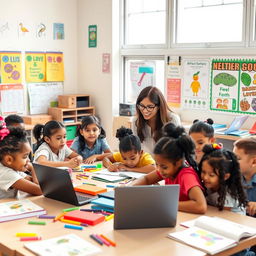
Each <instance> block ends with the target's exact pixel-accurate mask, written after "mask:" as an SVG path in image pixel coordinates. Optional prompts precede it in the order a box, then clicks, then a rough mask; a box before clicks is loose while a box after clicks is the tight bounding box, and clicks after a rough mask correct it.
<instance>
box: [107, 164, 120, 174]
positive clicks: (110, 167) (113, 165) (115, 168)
mask: <svg viewBox="0 0 256 256" xmlns="http://www.w3.org/2000/svg"><path fill="white" fill-rule="evenodd" d="M108 170H109V171H110V172H118V171H119V169H118V165H117V164H111V165H110V166H109V167H108Z"/></svg>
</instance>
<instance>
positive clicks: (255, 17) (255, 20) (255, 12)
mask: <svg viewBox="0 0 256 256" xmlns="http://www.w3.org/2000/svg"><path fill="white" fill-rule="evenodd" d="M249 1H250V5H249V4H248V10H249V11H250V17H249V18H248V19H249V24H250V26H249V28H248V34H249V47H255V46H256V0H249ZM253 30H254V32H253Z"/></svg>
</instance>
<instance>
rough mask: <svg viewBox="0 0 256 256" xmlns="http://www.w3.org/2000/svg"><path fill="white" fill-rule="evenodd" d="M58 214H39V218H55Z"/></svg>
mask: <svg viewBox="0 0 256 256" xmlns="http://www.w3.org/2000/svg"><path fill="white" fill-rule="evenodd" d="M55 217H56V216H53V215H40V216H38V218H39V219H55Z"/></svg>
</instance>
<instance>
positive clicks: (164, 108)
mask: <svg viewBox="0 0 256 256" xmlns="http://www.w3.org/2000/svg"><path fill="white" fill-rule="evenodd" d="M136 113H137V119H135V121H134V122H133V124H132V129H133V132H134V134H136V135H138V137H139V138H140V141H141V143H142V149H143V150H144V152H147V153H150V154H153V150H154V146H155V144H156V142H157V141H158V140H159V139H160V138H161V136H162V127H163V125H164V124H166V123H168V122H171V123H173V124H175V125H180V124H181V122H180V117H179V116H178V115H177V114H175V113H174V112H173V111H172V110H171V109H170V108H169V107H168V105H167V102H166V100H165V98H164V96H163V94H162V92H161V91H160V90H159V89H158V88H157V87H154V86H148V87H145V88H144V89H143V90H142V91H141V92H140V94H139V96H138V98H137V101H136Z"/></svg>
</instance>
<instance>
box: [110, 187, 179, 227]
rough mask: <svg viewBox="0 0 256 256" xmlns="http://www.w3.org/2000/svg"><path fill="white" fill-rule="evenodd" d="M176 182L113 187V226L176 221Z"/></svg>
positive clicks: (169, 225)
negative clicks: (173, 183) (171, 183)
mask: <svg viewBox="0 0 256 256" xmlns="http://www.w3.org/2000/svg"><path fill="white" fill-rule="evenodd" d="M179 190H180V186H179V185H166V186H159V185H153V186H132V187H116V188H115V207H114V214H115V218H114V229H132V228H162V227H174V226H175V225H176V218H177V211H178V201H179Z"/></svg>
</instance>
